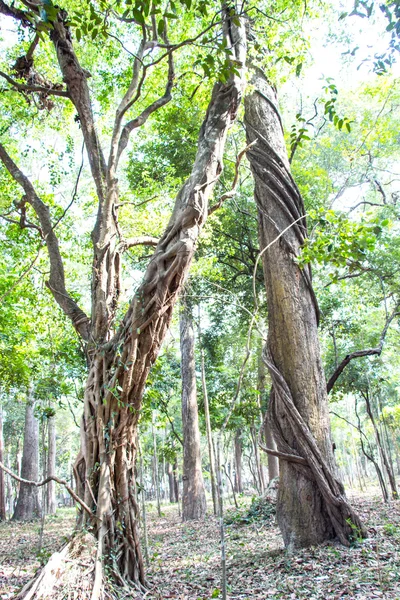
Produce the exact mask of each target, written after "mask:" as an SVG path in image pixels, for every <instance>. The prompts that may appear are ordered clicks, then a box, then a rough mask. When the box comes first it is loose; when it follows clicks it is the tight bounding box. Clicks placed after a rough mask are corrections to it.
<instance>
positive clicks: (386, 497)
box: [354, 397, 389, 502]
mask: <svg viewBox="0 0 400 600" xmlns="http://www.w3.org/2000/svg"><path fill="white" fill-rule="evenodd" d="M354 411H355V413H356V417H357V421H358V427H357V429H358V432H359V434H360V444H361V451H362V453H363V455H364V456H365V458H366V459H368V460H369V461H370V462H372V464H373V465H374V467H375V471H376V474H377V477H378V482H379V485H380V488H381V491H382V497H383V501H384V502H389V494H388V491H387V488H386V483H385V479H384V477H383V474H382V471H381V468H380V466H379V464H378V462H377V461H376V460H375V457H374V452H373V450H372V449H371V450H370V453H368V452H367V450H366V448H365V445H364V440H363V437H365V435H364V434H363V431H362V429H361V419H360V415H359V414H358V409H357V397H356V398H355V403H354ZM368 445H369V442H368Z"/></svg>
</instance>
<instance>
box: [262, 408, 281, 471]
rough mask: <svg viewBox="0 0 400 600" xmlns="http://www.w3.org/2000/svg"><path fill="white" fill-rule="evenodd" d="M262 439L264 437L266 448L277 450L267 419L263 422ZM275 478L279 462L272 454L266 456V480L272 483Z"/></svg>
mask: <svg viewBox="0 0 400 600" xmlns="http://www.w3.org/2000/svg"><path fill="white" fill-rule="evenodd" d="M264 437H265V444H266V446H267V448H271V450H276V449H277V448H276V442H275V438H274V435H273V433H272V428H271V424H270V422H269V420H268V419H267V420H266V421H265V425H264ZM276 477H279V460H278V457H277V456H273V455H272V454H270V455H269V456H268V478H269V481H272V480H273V479H275V478H276Z"/></svg>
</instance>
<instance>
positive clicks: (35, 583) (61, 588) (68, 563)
mask: <svg viewBox="0 0 400 600" xmlns="http://www.w3.org/2000/svg"><path fill="white" fill-rule="evenodd" d="M96 547H97V544H96V539H95V538H94V537H93V536H92V535H91V534H90V533H85V534H80V535H77V536H75V537H74V538H73V540H72V541H71V542H69V543H68V544H66V546H64V548H63V549H62V550H61V551H60V552H55V553H54V554H53V555H52V556H51V557H50V559H49V562H48V563H47V565H46V566H45V567H44V568H43V569H42V570H41V571H40V572H39V573H38V574H37V575H36V577H35V578H34V579H33V580H32V581H30V582H29V583H28V584H27V585H26V586H25V587H24V588H23V589H22V590H21V591H20V592H19V594H18V595H17V596H16V597H15V600H22V599H23V600H39V598H40V599H47V598H51V599H52V600H66V599H68V600H78V599H79V600H91V596H92V589H93V582H94V571H95V562H96Z"/></svg>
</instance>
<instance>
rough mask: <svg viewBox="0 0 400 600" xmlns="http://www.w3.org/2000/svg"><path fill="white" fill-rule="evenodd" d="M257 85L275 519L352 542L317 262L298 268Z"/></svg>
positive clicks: (293, 216)
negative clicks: (334, 434) (332, 418)
mask: <svg viewBox="0 0 400 600" xmlns="http://www.w3.org/2000/svg"><path fill="white" fill-rule="evenodd" d="M253 84H254V86H255V90H254V92H253V93H252V94H251V95H249V96H248V97H247V98H246V104H245V111H246V113H245V124H246V132H247V139H248V143H251V142H253V141H255V140H257V144H256V146H253V147H252V148H251V149H250V150H249V152H248V158H249V160H250V166H251V169H252V172H253V176H254V182H255V199H256V203H257V207H258V223H259V240H260V248H261V249H262V252H263V254H262V258H263V267H264V279H265V286H266V292H267V302H268V323H269V326H268V343H267V347H266V348H265V349H264V353H263V357H264V359H265V362H266V364H267V366H268V369H269V372H270V375H271V378H272V382H273V391H272V394H271V398H270V406H269V414H270V418H271V422H272V424H273V430H274V437H275V439H276V442H277V446H278V450H279V451H280V452H281V453H282V454H283V455H284V454H286V455H287V458H286V459H283V458H284V457H283V456H282V455H281V458H280V461H279V468H280V485H279V492H278V505H277V518H278V523H279V526H280V529H281V532H282V535H283V539H284V542H285V545H286V546H287V547H288V548H289V549H292V548H295V547H303V546H308V545H314V544H318V543H321V542H323V541H324V540H327V539H331V538H333V537H335V535H337V536H338V537H339V539H340V540H341V542H342V543H344V544H346V545H348V544H349V540H351V539H353V537H354V529H357V531H362V532H363V533H365V532H364V530H363V528H362V525H361V522H360V519H359V518H358V516H357V515H356V514H355V513H354V511H353V510H352V508H351V506H350V505H349V504H348V502H347V500H346V498H345V495H344V488H343V485H342V484H341V483H340V482H339V481H338V479H337V468H336V465H335V460H334V456H333V449H332V442H331V435H330V424H329V415H328V403H327V392H326V381H325V377H324V372H323V369H322V363H321V356H320V349H319V341H318V333H317V325H318V310H317V305H316V300H315V296H314V292H313V290H312V284H311V270H310V269H309V267H308V266H307V267H305V268H304V270H300V269H299V267H298V265H297V264H296V262H295V258H296V257H297V255H298V253H299V249H300V247H301V245H302V244H303V242H304V240H305V237H306V223H305V219H304V217H305V212H304V206H303V201H302V198H301V196H300V193H299V191H298V189H297V186H296V184H295V182H294V180H293V178H292V176H291V174H290V166H289V162H288V158H287V153H286V148H285V142H284V137H283V130H282V123H281V119H280V116H279V112H278V110H277V108H276V103H277V98H276V94H275V92H274V90H273V88H272V87H271V85H270V84H269V83H268V81H267V80H266V78H265V77H264V75H263V74H262V73H261V72H260V71H257V72H256V73H255V75H254V77H253ZM285 230H286V231H285ZM278 235H280V239H279V241H278V242H277V243H273V242H274V240H275V239H276V238H277V236H278ZM290 455H297V456H298V457H300V458H302V459H303V464H299V462H293V458H290V457H289V456H290ZM349 520H350V521H349ZM350 523H353V527H352V526H351V525H350Z"/></svg>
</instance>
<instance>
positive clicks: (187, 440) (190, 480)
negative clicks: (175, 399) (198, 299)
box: [180, 298, 207, 521]
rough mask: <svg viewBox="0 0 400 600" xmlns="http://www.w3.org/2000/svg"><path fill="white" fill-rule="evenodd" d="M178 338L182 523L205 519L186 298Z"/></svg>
mask: <svg viewBox="0 0 400 600" xmlns="http://www.w3.org/2000/svg"><path fill="white" fill-rule="evenodd" d="M180 334H181V338H180V342H181V374H182V429H183V477H182V479H183V492H182V519H183V520H184V521H190V520H193V519H203V518H204V517H205V514H206V511H207V503H206V494H205V489H204V481H203V473H202V469H201V452H200V430H199V415H198V408H197V390H196V363H195V357H194V327H193V317H192V313H191V308H190V307H189V306H188V304H187V302H186V299H185V298H183V299H182V310H181V313H180Z"/></svg>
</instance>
